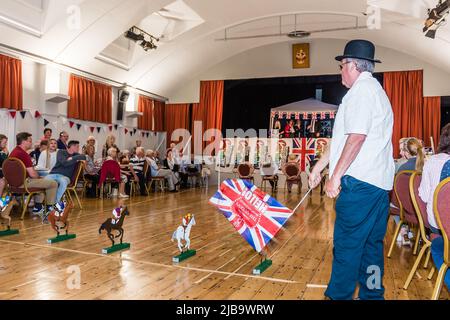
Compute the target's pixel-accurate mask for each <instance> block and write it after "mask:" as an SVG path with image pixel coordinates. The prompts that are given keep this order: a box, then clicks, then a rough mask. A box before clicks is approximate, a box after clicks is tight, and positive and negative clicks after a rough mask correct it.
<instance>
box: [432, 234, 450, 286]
mask: <svg viewBox="0 0 450 320" xmlns="http://www.w3.org/2000/svg"><path fill="white" fill-rule="evenodd" d="M431 256H432V257H433V262H434V265H435V266H436V268H437V269H438V271H439V269H440V268H441V266H442V264H443V263H444V239H443V238H442V237H439V238H436V239H434V240H433V241H432V242H431ZM444 283H445V285H446V286H447V288H450V272H448V270H447V272H446V274H445V277H444Z"/></svg>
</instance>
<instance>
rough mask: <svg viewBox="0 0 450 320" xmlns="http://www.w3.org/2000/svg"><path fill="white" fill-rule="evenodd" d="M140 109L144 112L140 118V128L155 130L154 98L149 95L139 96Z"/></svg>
mask: <svg viewBox="0 0 450 320" xmlns="http://www.w3.org/2000/svg"><path fill="white" fill-rule="evenodd" d="M138 111H139V112H142V113H144V115H143V116H141V117H139V118H138V129H141V130H146V131H152V130H153V100H152V99H150V98H149V97H145V96H139V102H138Z"/></svg>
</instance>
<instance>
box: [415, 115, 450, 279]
mask: <svg viewBox="0 0 450 320" xmlns="http://www.w3.org/2000/svg"><path fill="white" fill-rule="evenodd" d="M449 161H450V123H449V124H447V125H446V126H445V127H444V128H443V129H442V132H441V139H440V142H439V149H438V154H436V155H434V156H431V157H430V158H429V159H428V161H427V162H426V163H425V166H424V168H423V174H422V182H421V184H420V187H419V196H420V198H421V199H422V200H423V201H424V202H426V204H427V214H428V223H429V224H430V228H431V232H433V233H435V234H439V235H441V231H440V230H439V228H438V226H437V223H436V219H435V216H434V211H433V205H434V203H433V200H434V192H435V190H436V187H437V186H438V184H439V183H440V182H441V181H442V180H444V179H446V178H448V174H449V172H447V171H448V170H447V167H448V163H449ZM444 167H445V168H446V170H443V168H444ZM431 255H432V257H433V261H434V264H435V266H436V268H437V269H439V268H440V267H441V265H442V263H443V262H444V240H443V238H442V237H437V238H435V239H434V240H433V241H432V244H431ZM444 282H445V284H446V285H447V288H450V272H448V271H447V274H446V275H445V278H444Z"/></svg>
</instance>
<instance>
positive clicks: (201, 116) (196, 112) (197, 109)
mask: <svg viewBox="0 0 450 320" xmlns="http://www.w3.org/2000/svg"><path fill="white" fill-rule="evenodd" d="M196 121H197V122H201V123H202V130H201V132H200V137H196V135H195V122H196ZM205 125H206V113H205V109H204V108H202V106H200V103H193V104H192V112H191V134H192V144H191V145H192V146H193V148H194V149H193V150H192V151H193V152H194V153H195V152H196V151H197V152H199V151H203V146H204V143H203V133H204V132H205ZM196 139H199V141H196ZM197 142H198V143H197Z"/></svg>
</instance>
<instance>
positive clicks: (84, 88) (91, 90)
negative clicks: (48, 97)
mask: <svg viewBox="0 0 450 320" xmlns="http://www.w3.org/2000/svg"><path fill="white" fill-rule="evenodd" d="M69 96H70V100H69V103H68V107H67V116H68V117H69V118H73V119H80V120H85V121H92V122H100V123H108V124H109V123H112V87H111V86H108V85H105V84H101V83H98V82H95V81H92V80H88V79H85V78H81V77H77V76H75V75H73V74H72V75H70V82H69Z"/></svg>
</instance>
